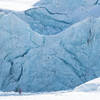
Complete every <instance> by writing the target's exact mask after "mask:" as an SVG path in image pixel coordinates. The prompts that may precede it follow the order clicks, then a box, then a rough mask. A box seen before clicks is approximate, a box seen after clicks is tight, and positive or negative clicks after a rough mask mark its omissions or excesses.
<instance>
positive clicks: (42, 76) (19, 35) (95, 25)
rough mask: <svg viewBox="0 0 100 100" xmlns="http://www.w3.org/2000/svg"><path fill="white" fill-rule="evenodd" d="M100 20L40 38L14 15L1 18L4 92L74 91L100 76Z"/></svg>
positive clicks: (0, 84) (0, 57) (0, 64)
mask: <svg viewBox="0 0 100 100" xmlns="http://www.w3.org/2000/svg"><path fill="white" fill-rule="evenodd" d="M99 29H100V19H99V18H98V19H94V18H88V19H86V20H84V21H82V22H80V23H77V24H75V25H73V26H71V27H70V28H68V29H66V30H65V31H63V32H61V33H59V34H58V35H51V36H45V35H39V34H38V33H36V32H34V31H33V30H32V29H31V28H30V26H29V25H28V24H27V23H26V22H24V21H23V20H21V19H20V18H19V17H17V16H16V15H15V14H13V13H8V14H5V15H4V16H2V17H1V18H0V53H1V55H0V90H2V91H17V90H18V89H19V88H21V89H22V91H25V92H30V91H31V92H42V91H57V90H65V89H72V88H74V87H76V86H78V85H80V84H82V83H84V82H87V81H88V80H91V79H94V78H96V77H98V76H100V71H99V67H100V66H99V65H100V64H99V57H100V55H99V52H100V47H99V41H100V39H99V36H100V35H99V32H100V30H99Z"/></svg>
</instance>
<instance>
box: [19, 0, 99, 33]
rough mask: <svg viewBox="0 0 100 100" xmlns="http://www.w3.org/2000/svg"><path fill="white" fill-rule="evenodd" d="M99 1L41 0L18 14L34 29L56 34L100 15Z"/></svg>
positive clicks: (39, 31)
mask: <svg viewBox="0 0 100 100" xmlns="http://www.w3.org/2000/svg"><path fill="white" fill-rule="evenodd" d="M97 1H98V0H77V2H76V0H41V1H40V2H38V3H37V4H35V5H34V7H33V8H31V9H28V10H26V11H25V12H24V13H20V14H19V13H17V16H19V18H21V19H22V20H24V21H26V22H27V23H28V24H29V25H30V27H31V29H32V30H33V31H36V32H38V33H40V34H44V35H54V34H58V33H60V32H62V31H63V30H65V29H66V28H68V27H69V26H71V25H72V24H74V23H76V22H78V21H81V20H83V19H85V18H87V17H90V16H94V17H99V16H100V5H99V3H98V2H99V1H98V2H97ZM44 19H45V20H44Z"/></svg>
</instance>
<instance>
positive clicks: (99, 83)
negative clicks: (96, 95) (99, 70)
mask: <svg viewBox="0 0 100 100" xmlns="http://www.w3.org/2000/svg"><path fill="white" fill-rule="evenodd" d="M74 91H78V92H79V91H80V92H100V78H97V79H94V80H92V81H89V82H87V83H85V84H82V85H80V86H78V87H76V88H75V90H74Z"/></svg>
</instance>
